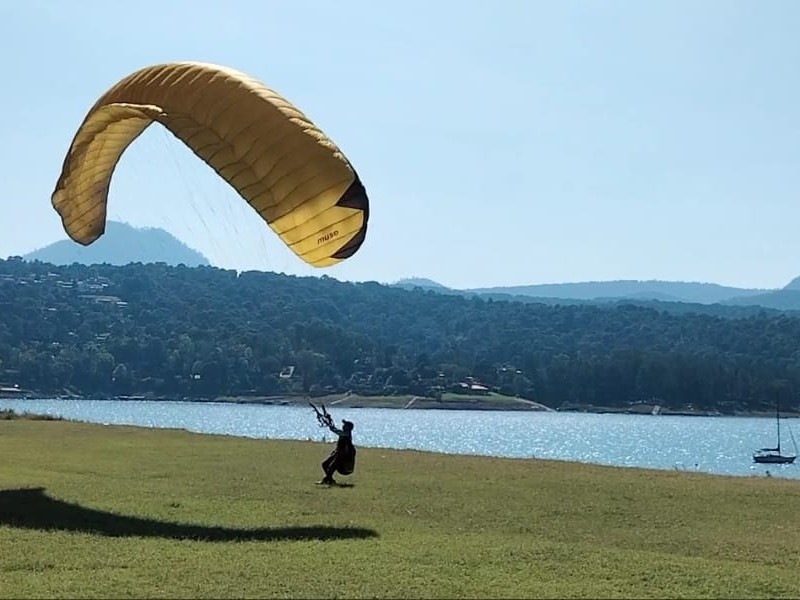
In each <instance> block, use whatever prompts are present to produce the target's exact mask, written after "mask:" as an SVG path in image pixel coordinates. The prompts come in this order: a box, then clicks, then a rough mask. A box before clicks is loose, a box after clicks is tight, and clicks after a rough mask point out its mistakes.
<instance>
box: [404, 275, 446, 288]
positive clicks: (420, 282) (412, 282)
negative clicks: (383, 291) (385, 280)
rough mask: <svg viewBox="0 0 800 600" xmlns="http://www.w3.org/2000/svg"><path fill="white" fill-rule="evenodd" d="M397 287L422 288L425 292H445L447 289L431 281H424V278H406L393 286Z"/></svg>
mask: <svg viewBox="0 0 800 600" xmlns="http://www.w3.org/2000/svg"><path fill="white" fill-rule="evenodd" d="M394 285H395V286H397V287H402V288H415V287H418V288H423V289H426V290H447V289H449V288H448V287H447V286H444V285H442V284H441V283H438V282H436V281H433V280H432V279H426V278H425V277H408V278H405V279H401V280H400V281H398V282H397V283H395V284H394Z"/></svg>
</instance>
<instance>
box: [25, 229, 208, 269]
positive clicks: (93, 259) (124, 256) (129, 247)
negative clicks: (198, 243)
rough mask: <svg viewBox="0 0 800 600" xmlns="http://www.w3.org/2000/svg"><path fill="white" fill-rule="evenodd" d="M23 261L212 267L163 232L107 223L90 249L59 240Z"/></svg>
mask: <svg viewBox="0 0 800 600" xmlns="http://www.w3.org/2000/svg"><path fill="white" fill-rule="evenodd" d="M22 258H24V259H25V260H29V261H33V260H38V261H41V262H47V263H51V264H54V265H71V264H73V263H80V264H84V265H90V264H104V263H105V264H110V265H117V266H121V265H126V264H129V263H136V262H140V263H158V262H163V263H165V264H168V265H171V266H177V265H180V264H184V265H186V266H187V267H196V266H200V265H204V266H205V265H209V264H210V263H209V261H208V259H207V258H206V257H205V256H203V255H202V254H200V253H199V252H197V251H196V250H193V249H192V248H190V247H189V246H187V245H186V244H184V243H183V242H181V241H180V240H178V239H177V238H176V237H174V236H173V235H172V234H170V233H168V232H166V231H164V230H163V229H159V228H150V227H148V228H136V227H133V226H131V225H128V224H127V223H119V222H117V221H108V223H107V225H106V232H105V234H103V235H102V236H101V237H100V239H98V240H97V241H96V242H94V243H93V244H91V245H89V246H82V245H80V244H78V243H76V242H73V241H72V240H60V241H58V242H54V243H52V244H49V245H47V246H45V247H44V248H39V249H38V250H34V251H33V252H30V253H28V254H26V255H24V256H23V257H22Z"/></svg>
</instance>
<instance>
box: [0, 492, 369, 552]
mask: <svg viewBox="0 0 800 600" xmlns="http://www.w3.org/2000/svg"><path fill="white" fill-rule="evenodd" d="M0 524H2V525H10V526H11V527H20V528H25V529H38V530H45V531H47V530H59V531H76V532H82V533H94V534H98V535H106V536H110V537H129V536H139V537H159V538H167V539H176V540H198V541H206V542H233V541H281V540H300V541H301V540H337V539H354V538H355V539H358V538H362V539H363V538H372V537H377V536H378V533H377V532H376V531H374V530H372V529H365V528H360V527H328V526H325V525H315V526H309V527H263V528H254V529H237V528H230V527H209V526H205V525H190V524H184V523H171V522H169V521H158V520H155V519H144V518H140V517H128V516H124V515H117V514H114V513H110V512H104V511H101V510H94V509H92V508H85V507H83V506H80V505H79V504H71V503H69V502H64V501H62V500H57V499H55V498H51V497H50V496H48V495H47V494H45V490H44V488H22V489H12V490H0Z"/></svg>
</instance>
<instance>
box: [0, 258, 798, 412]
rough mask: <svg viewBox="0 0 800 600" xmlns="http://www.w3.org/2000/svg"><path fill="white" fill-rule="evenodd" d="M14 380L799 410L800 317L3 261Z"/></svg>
mask: <svg viewBox="0 0 800 600" xmlns="http://www.w3.org/2000/svg"><path fill="white" fill-rule="evenodd" d="M0 385H2V386H10V385H19V386H20V387H21V388H26V389H32V390H36V391H37V392H38V393H47V394H61V393H64V392H65V391H69V392H71V393H76V394H81V395H87V396H92V395H97V396H108V395H112V394H114V395H121V394H153V395H157V396H159V397H176V398H180V397H204V398H208V397H216V396H220V395H248V394H252V395H271V394H281V393H287V392H293V393H303V392H309V393H312V394H316V393H324V392H342V391H347V390H352V391H354V392H357V393H361V394H387V393H390V394H391V393H411V394H417V395H425V396H436V395H437V394H440V393H442V392H443V391H451V390H456V389H463V388H464V387H465V386H472V387H473V389H475V390H479V391H480V390H482V389H483V388H484V387H486V388H489V389H495V390H498V391H501V392H503V393H506V394H518V395H520V396H521V397H524V398H529V399H532V400H536V401H539V402H542V403H544V404H546V405H548V406H551V407H554V408H558V407H563V406H566V405H574V404H593V405H599V406H627V405H630V404H633V403H638V402H651V401H652V402H657V403H660V404H662V405H663V406H666V407H673V408H683V407H685V406H687V405H692V406H694V407H695V408H699V409H718V410H720V411H721V412H723V413H731V412H735V411H739V410H755V409H760V408H767V409H768V408H769V407H770V406H772V405H773V403H774V401H775V397H776V390H779V391H780V394H781V396H780V397H781V402H782V403H783V405H784V406H785V407H786V408H789V407H795V408H796V407H797V405H798V401H797V392H798V390H800V318H798V317H796V316H791V315H788V314H782V313H777V312H772V313H769V312H766V311H760V312H758V313H754V314H750V315H748V316H746V317H722V316H717V315H712V314H691V313H686V314H675V313H670V312H667V311H659V310H655V309H653V308H647V307H642V306H635V305H622V304H620V305H609V306H589V305H569V306H567V305H561V306H559V305H544V304H531V303H521V302H507V301H493V300H486V299H481V298H477V297H472V298H467V297H463V296H452V295H442V294H437V293H434V292H431V291H427V292H426V291H422V290H416V291H414V290H404V289H399V288H396V287H392V286H387V285H379V284H377V283H359V284H355V283H346V282H340V281H337V280H335V279H331V278H329V277H321V278H315V277H307V278H299V277H292V276H284V275H277V274H272V273H262V272H246V273H241V274H237V273H236V272H233V271H226V270H221V269H216V268H212V267H204V266H200V267H194V268H189V267H185V266H178V267H170V266H167V265H164V264H148V265H143V264H139V263H137V264H130V265H126V266H119V267H116V266H110V265H92V266H83V265H78V264H75V265H72V266H67V267H58V266H53V265H50V264H45V263H39V262H33V263H29V262H26V261H23V260H20V259H9V260H6V261H0Z"/></svg>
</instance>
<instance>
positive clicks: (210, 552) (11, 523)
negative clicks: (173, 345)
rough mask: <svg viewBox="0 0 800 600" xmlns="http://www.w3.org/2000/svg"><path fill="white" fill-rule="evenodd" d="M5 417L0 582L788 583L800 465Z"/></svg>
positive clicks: (533, 586) (158, 590) (540, 591)
mask: <svg viewBox="0 0 800 600" xmlns="http://www.w3.org/2000/svg"><path fill="white" fill-rule="evenodd" d="M330 448H331V446H330V445H324V444H320V443H313V442H290V441H285V442H283V441H274V440H269V441H265V440H249V439H240V438H232V437H224V436H210V435H197V434H191V433H187V432H183V431H174V430H149V429H140V428H133V427H120V426H100V425H88V424H80V423H72V422H68V421H60V422H59V421H39V420H29V419H11V420H1V421H0V549H1V550H0V596H2V597H6V598H22V597H27V598H31V597H36V598H44V597H82V598H101V597H102V598H152V597H160V598H212V597H213V598H223V597H225V598H245V597H293V598H320V597H325V598H331V597H340V598H341V597H346V598H355V597H370V598H375V597H391V598H407V597H413V598H454V597H469V598H477V597H480V598H532V597H538V598H555V597H559V598H563V597H573V598H578V597H580V598H607V597H628V598H667V597H668V598H708V597H714V598H719V597H727V598H752V597H765V598H766V597H769V598H776V597H798V596H800V570H798V567H800V515H798V512H797V510H798V506H800V482H798V481H787V480H780V479H776V478H771V479H769V478H758V479H756V478H728V477H714V476H708V475H702V474H697V473H685V472H675V471H672V472H670V471H664V472H660V471H645V470H635V469H617V468H608V467H599V466H589V465H578V464H568V463H559V462H550V461H539V460H512V459H492V458H481V457H459V456H445V455H437V454H432V453H422V452H411V451H390V450H381V449H368V448H360V449H359V459H358V465H357V471H356V473H355V474H354V475H353V476H351V477H349V478H342V481H350V482H352V483H353V484H354V485H353V486H352V487H335V488H327V487H322V486H317V485H314V482H315V481H316V480H317V479H319V477H320V470H319V462H320V461H321V460H322V459H323V458H324V457H325V456H326V455H327V453H328V451H329V450H330Z"/></svg>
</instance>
